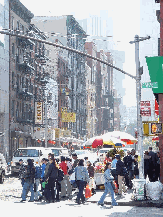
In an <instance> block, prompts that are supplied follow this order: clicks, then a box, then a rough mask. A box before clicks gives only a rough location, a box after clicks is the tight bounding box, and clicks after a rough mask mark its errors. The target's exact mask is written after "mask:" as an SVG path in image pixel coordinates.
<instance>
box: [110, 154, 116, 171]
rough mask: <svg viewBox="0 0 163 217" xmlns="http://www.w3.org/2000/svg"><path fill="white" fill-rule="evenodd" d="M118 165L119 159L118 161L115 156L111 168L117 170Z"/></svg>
mask: <svg viewBox="0 0 163 217" xmlns="http://www.w3.org/2000/svg"><path fill="white" fill-rule="evenodd" d="M116 164H117V159H116V157H115V155H114V157H113V161H112V163H111V168H116Z"/></svg>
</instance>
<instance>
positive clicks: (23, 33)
mask: <svg viewBox="0 0 163 217" xmlns="http://www.w3.org/2000/svg"><path fill="white" fill-rule="evenodd" d="M22 34H23V35H24V26H23V25H22Z"/></svg>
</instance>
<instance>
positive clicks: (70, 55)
mask: <svg viewBox="0 0 163 217" xmlns="http://www.w3.org/2000/svg"><path fill="white" fill-rule="evenodd" d="M32 22H33V23H34V24H35V25H36V26H37V27H39V28H40V29H41V30H42V31H44V32H47V33H48V34H49V40H50V41H51V42H55V40H56V39H57V41H58V43H61V44H63V45H64V46H68V47H70V48H74V49H77V50H80V51H82V52H84V51H85V47H84V44H85V39H84V38H85V37H86V33H85V31H84V30H83V29H82V28H81V26H80V25H79V23H78V22H77V21H76V20H75V18H74V17H73V16H71V15H68V16H59V17H55V16H54V17H34V18H33V19H32ZM63 56H64V58H63ZM57 58H58V63H59V64H60V65H59V64H58V78H59V80H58V81H59V83H58V85H59V86H58V87H59V90H58V96H59V95H60V94H61V95H60V96H61V98H62V99H61V98H59V99H58V100H59V107H58V114H59V116H58V118H59V122H58V127H66V128H67V129H69V130H71V131H72V136H74V137H76V138H78V139H80V138H83V137H84V136H85V135H86V69H85V58H84V57H83V56H81V55H79V54H76V53H74V52H71V51H67V52H66V55H63V54H60V57H57ZM61 65H64V66H63V67H64V68H65V69H63V70H62V74H63V76H61V77H62V78H61V77H60V76H59V75H61V74H60V73H61V69H60V66H61ZM63 72H64V73H63ZM65 78H66V79H65ZM63 87H64V88H65V90H66V89H67V90H68V91H63ZM62 91H63V92H62ZM66 92H69V93H68V94H67V95H66ZM61 100H62V102H61ZM62 107H65V108H66V111H67V112H68V113H74V114H75V116H76V120H75V121H72V120H70V119H69V121H67V122H66V123H65V121H64V120H62V118H61V117H62Z"/></svg>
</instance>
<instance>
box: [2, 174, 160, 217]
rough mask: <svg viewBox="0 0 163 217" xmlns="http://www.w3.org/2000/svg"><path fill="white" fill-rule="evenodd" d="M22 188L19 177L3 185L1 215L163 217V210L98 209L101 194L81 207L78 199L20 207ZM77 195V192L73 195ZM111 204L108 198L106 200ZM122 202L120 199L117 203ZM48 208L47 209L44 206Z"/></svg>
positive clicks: (26, 204)
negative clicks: (76, 200) (77, 202)
mask: <svg viewBox="0 0 163 217" xmlns="http://www.w3.org/2000/svg"><path fill="white" fill-rule="evenodd" d="M21 190H22V188H21V184H20V181H19V180H18V178H16V177H7V178H6V179H5V182H4V184H2V185H0V206H1V213H5V212H7V216H18V215H21V216H30V215H32V216H33V215H34V214H37V215H40V216H45V215H47V214H50V215H51V214H53V215H55V214H57V215H59V216H65V214H66V216H71V217H83V216H86V217H87V216H101V217H102V216H111V217H117V216H119V217H121V216H139V217H145V216H148V217H153V216H163V209H162V208H154V207H136V206H134V207H133V206H124V205H123V206H118V207H111V205H104V206H103V207H101V206H98V205H97V204H96V202H95V201H98V199H99V198H100V196H101V195H102V192H103V191H102V190H98V191H97V193H96V194H95V195H94V196H92V197H91V198H90V199H89V200H88V202H86V203H85V204H84V205H83V204H82V205H78V204H76V203H75V201H74V199H75V197H76V196H75V195H74V196H73V199H72V200H65V201H60V202H58V203H50V204H47V203H45V202H34V203H28V200H29V197H28V198H27V201H26V202H24V203H20V202H19V201H20V200H21ZM73 194H75V192H73ZM105 201H106V202H110V197H109V196H108V197H107V198H106V200H105ZM119 201H120V200H119V199H117V202H119ZM45 205H46V206H45Z"/></svg>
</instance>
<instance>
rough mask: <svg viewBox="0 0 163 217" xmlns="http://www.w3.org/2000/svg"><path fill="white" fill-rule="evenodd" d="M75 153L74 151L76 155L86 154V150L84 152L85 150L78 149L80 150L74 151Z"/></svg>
mask: <svg viewBox="0 0 163 217" xmlns="http://www.w3.org/2000/svg"><path fill="white" fill-rule="evenodd" d="M75 153H76V154H77V155H80V154H88V152H86V151H80V150H77V151H75Z"/></svg>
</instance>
